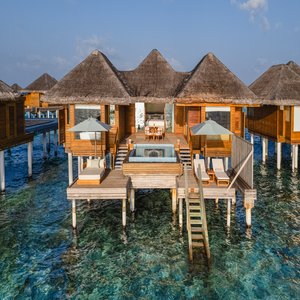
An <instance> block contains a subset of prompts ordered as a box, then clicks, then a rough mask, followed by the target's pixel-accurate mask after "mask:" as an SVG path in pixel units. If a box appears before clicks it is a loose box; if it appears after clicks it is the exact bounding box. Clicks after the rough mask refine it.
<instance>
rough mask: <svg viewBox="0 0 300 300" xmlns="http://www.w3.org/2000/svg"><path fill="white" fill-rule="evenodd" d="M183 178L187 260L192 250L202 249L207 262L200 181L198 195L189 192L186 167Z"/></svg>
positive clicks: (207, 242) (208, 254)
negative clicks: (187, 244) (187, 246)
mask: <svg viewBox="0 0 300 300" xmlns="http://www.w3.org/2000/svg"><path fill="white" fill-rule="evenodd" d="M184 177H185V203H186V212H187V213H186V218H187V222H186V223H187V231H188V243H189V258H190V260H193V250H194V249H195V248H203V249H204V250H205V252H206V256H207V259H208V261H209V260H210V249H209V241H208V230H207V224H206V211H205V204H204V197H203V186H202V182H201V180H200V181H199V189H198V190H199V192H198V193H195V192H194V191H193V192H189V191H190V189H189V180H188V169H187V166H186V165H185V167H184Z"/></svg>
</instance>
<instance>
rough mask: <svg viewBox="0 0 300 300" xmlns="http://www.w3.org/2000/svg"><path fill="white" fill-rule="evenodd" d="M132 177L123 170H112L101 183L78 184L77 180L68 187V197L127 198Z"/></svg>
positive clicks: (95, 198)
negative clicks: (126, 175)
mask: <svg viewBox="0 0 300 300" xmlns="http://www.w3.org/2000/svg"><path fill="white" fill-rule="evenodd" d="M129 187H130V179H129V178H128V177H125V176H124V175H123V173H122V171H121V170H112V171H110V172H109V173H108V174H107V175H106V177H105V178H104V180H103V181H102V182H101V183H100V184H99V185H78V184H77V181H75V182H74V183H73V184H72V185H71V186H70V187H68V188H67V198H68V199H70V200H72V199H94V200H97V199H99V200H109V199H127V195H128V190H129Z"/></svg>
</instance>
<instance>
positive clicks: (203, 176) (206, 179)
mask: <svg viewBox="0 0 300 300" xmlns="http://www.w3.org/2000/svg"><path fill="white" fill-rule="evenodd" d="M199 166H200V171H201V179H202V183H203V184H205V185H208V184H209V176H208V174H207V173H206V168H205V161H204V159H199V158H195V159H194V171H195V174H196V177H197V178H198V179H200V178H199V177H198V169H199Z"/></svg>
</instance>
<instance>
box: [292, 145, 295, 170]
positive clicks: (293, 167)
mask: <svg viewBox="0 0 300 300" xmlns="http://www.w3.org/2000/svg"><path fill="white" fill-rule="evenodd" d="M291 150H292V151H291V155H292V171H293V172H294V171H295V145H291Z"/></svg>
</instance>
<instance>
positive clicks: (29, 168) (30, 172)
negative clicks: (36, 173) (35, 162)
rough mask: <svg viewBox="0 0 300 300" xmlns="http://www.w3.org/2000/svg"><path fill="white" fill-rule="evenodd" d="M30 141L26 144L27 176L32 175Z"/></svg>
mask: <svg viewBox="0 0 300 300" xmlns="http://www.w3.org/2000/svg"><path fill="white" fill-rule="evenodd" d="M32 148H33V147H32V142H29V143H28V144H27V160H28V177H31V176H32Z"/></svg>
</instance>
